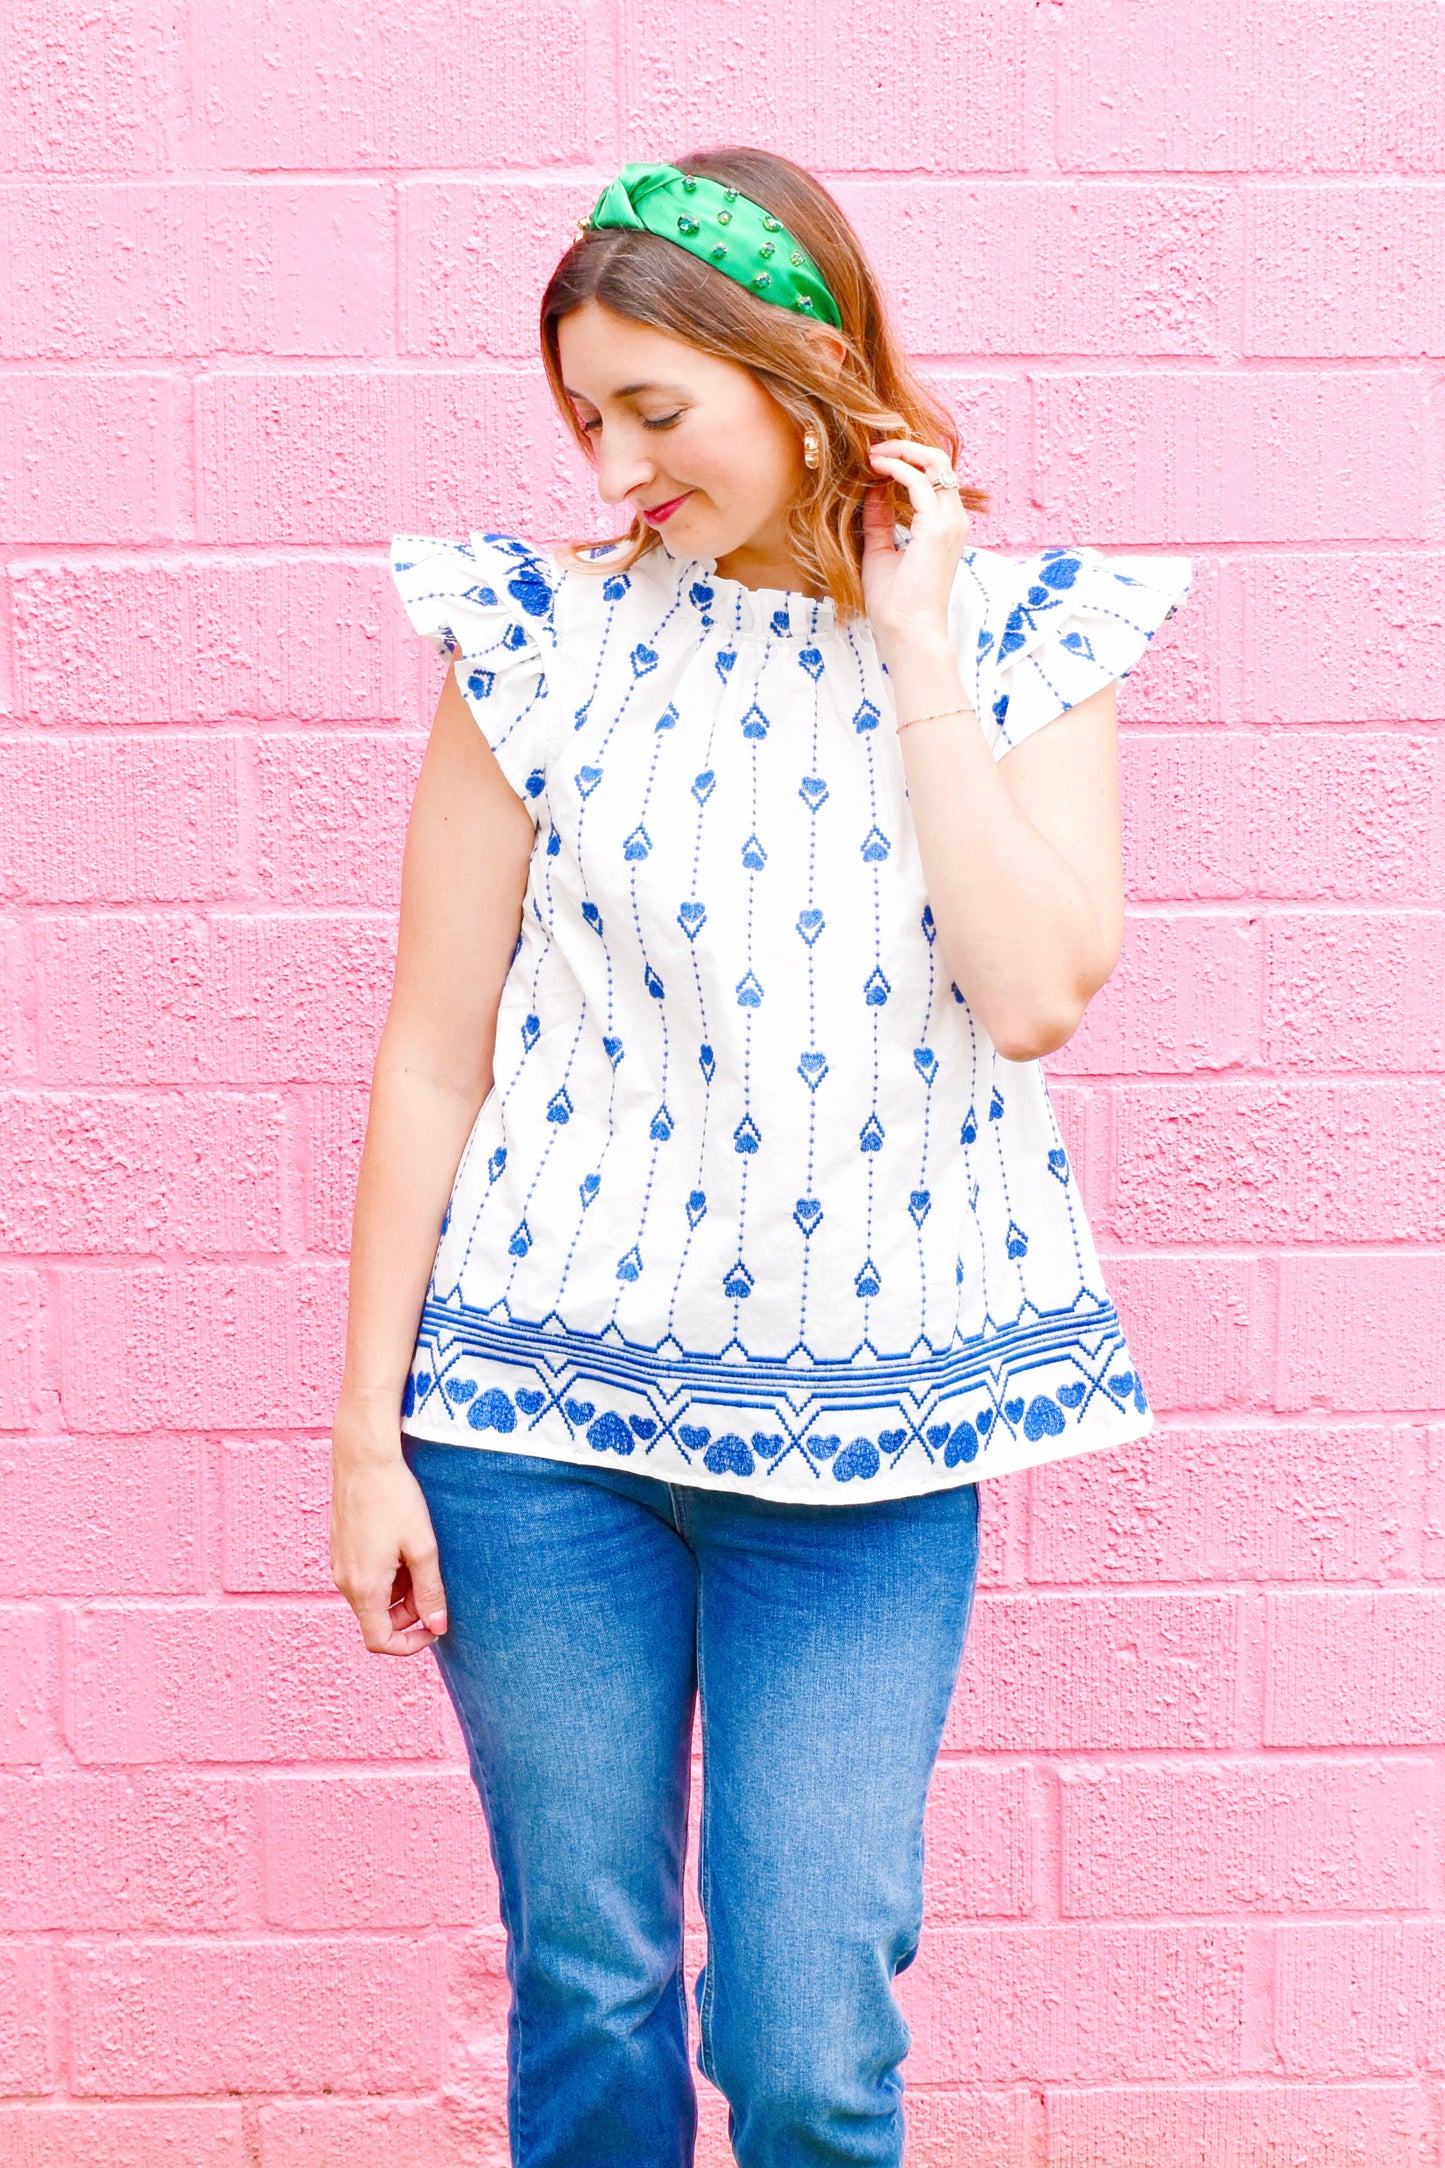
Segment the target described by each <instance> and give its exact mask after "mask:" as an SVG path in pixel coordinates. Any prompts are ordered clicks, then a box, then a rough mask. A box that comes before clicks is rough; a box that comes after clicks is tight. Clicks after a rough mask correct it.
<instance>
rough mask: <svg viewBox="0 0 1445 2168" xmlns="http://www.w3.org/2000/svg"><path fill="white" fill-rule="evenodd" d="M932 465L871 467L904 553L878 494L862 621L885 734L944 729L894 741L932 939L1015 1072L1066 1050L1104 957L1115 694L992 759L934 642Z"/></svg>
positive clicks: (1115, 921) (958, 542)
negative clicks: (885, 683) (872, 643)
mask: <svg viewBox="0 0 1445 2168" xmlns="http://www.w3.org/2000/svg"><path fill="white" fill-rule="evenodd" d="M905 453H906V454H907V456H906V457H905V456H903V455H904V454H905ZM939 456H940V455H939V454H937V453H935V452H930V451H928V450H927V449H926V448H924V447H921V446H917V445H912V444H910V445H906V446H904V445H899V446H897V447H894V446H893V445H889V446H887V447H884V446H879V447H878V449H877V452H876V453H875V460H876V463H877V464H878V466H879V467H880V469H881V470H882V471H884V472H887V473H892V474H893V475H894V476H895V478H896V479H898V480H899V481H901V482H903V484H904V486H905V487H907V488H908V489H909V492H910V495H911V496H912V497H913V500H914V505H915V518H914V524H913V529H912V533H911V536H910V540H909V545H908V548H907V549H906V550H904V551H898V550H896V549H895V548H894V546H893V532H892V515H891V511H890V510H889V508H888V507H887V505H886V503H885V502H884V501H883V498H884V493H883V492H882V491H880V492H879V493H878V496H877V498H876V499H875V500H874V501H872V502H870V504H869V506H868V511H867V535H868V542H867V550H866V553H865V558H864V579H865V587H866V588H867V589H868V591H869V619H870V622H871V623H872V624H873V629H874V634H875V637H876V639H877V641H878V645H879V648H880V651H881V653H882V655H883V659H884V661H885V662H886V663H887V665H888V674H889V679H890V682H891V684H892V688H893V696H894V703H895V706H896V708H897V711H898V717H899V720H900V722H904V721H907V719H908V718H909V717H913V716H941V717H942V718H943V719H941V720H938V721H931V722H924V723H920V724H919V725H918V726H917V727H915V728H913V729H906V730H904V731H903V732H902V735H901V741H900V742H901V745H902V751H903V763H904V770H905V773H906V775H907V778H908V797H909V805H910V808H911V810H912V814H913V823H914V828H915V831H916V833H917V836H918V847H919V852H920V855H921V857H922V860H923V870H924V879H925V883H926V886H927V889H928V900H929V904H930V907H931V908H932V911H933V917H934V922H935V924H936V926H937V928H938V940H939V942H940V944H941V946H942V949H943V953H944V955H945V957H946V959H947V961H948V967H949V970H950V972H951V974H952V976H953V979H954V981H955V983H956V984H957V986H958V988H959V991H960V992H961V993H962V994H963V995H964V996H965V998H966V999H967V1001H968V1004H969V1006H970V1008H971V1009H972V1010H973V1012H974V1014H975V1015H976V1016H977V1017H978V1019H979V1021H980V1023H981V1024H982V1025H983V1027H984V1029H985V1031H987V1033H988V1035H989V1037H990V1038H991V1039H992V1040H993V1042H994V1044H995V1046H996V1047H997V1048H998V1050H999V1052H1000V1053H1001V1054H1003V1055H1005V1056H1006V1057H1007V1058H1008V1059H1009V1060H1012V1061H1027V1060H1031V1059H1032V1058H1033V1057H1034V1056H1036V1055H1040V1054H1048V1053H1051V1052H1052V1051H1053V1050H1054V1048H1055V1047H1058V1046H1062V1045H1063V1043H1064V1041H1065V1040H1066V1039H1068V1038H1069V1037H1070V1036H1071V1035H1072V1033H1073V1032H1074V1031H1075V1029H1076V1028H1077V1026H1078V1023H1079V1019H1080V1017H1081V1016H1082V1015H1083V1013H1084V1010H1085V1008H1086V1006H1087V1005H1088V1002H1089V1001H1090V999H1091V998H1092V996H1093V995H1094V994H1096V993H1097V992H1098V990H1099V988H1100V987H1101V986H1102V985H1103V984H1104V982H1105V980H1106V979H1107V978H1108V977H1109V974H1110V972H1111V971H1112V970H1113V968H1114V966H1115V964H1116V963H1117V962H1118V958H1119V950H1120V946H1121V944H1122V941H1123V933H1124V880H1123V866H1122V853H1121V844H1120V835H1119V788H1118V752H1117V721H1118V717H1117V709H1116V704H1115V690H1114V685H1113V683H1112V682H1110V683H1109V684H1108V685H1105V686H1103V687H1101V689H1100V690H1099V691H1098V692H1096V693H1094V694H1091V695H1090V697H1089V698H1088V699H1086V700H1081V701H1078V702H1077V703H1076V704H1075V705H1074V707H1072V708H1071V709H1070V710H1069V711H1068V712H1067V714H1064V715H1060V716H1058V717H1057V718H1056V719H1055V720H1054V721H1053V722H1052V723H1050V724H1048V725H1047V726H1046V727H1045V728H1044V729H1043V730H1040V731H1037V732H1035V733H1034V735H1033V736H1032V737H1030V738H1028V739H1026V740H1025V741H1024V743H1023V744H1022V745H1020V746H1018V747H1016V748H1015V749H1014V750H1013V751H1012V752H1010V753H1008V754H1006V755H1005V756H1004V758H1003V759H1002V760H1001V761H996V760H995V759H994V757H993V754H992V752H991V751H990V749H989V746H988V744H987V742H986V740H985V738H984V735H983V732H982V731H981V730H980V728H979V725H978V722H977V720H976V719H975V717H974V714H973V712H972V707H971V703H970V697H969V695H968V693H967V692H966V691H965V689H964V685H963V680H962V678H961V677H960V675H959V670H958V664H957V660H956V657H955V655H954V652H953V648H952V644H951V642H950V640H949V636H948V620H947V609H948V595H949V592H950V590H951V587H952V582H953V575H954V572H955V570H956V568H957V564H958V560H959V557H960V556H961V554H962V551H963V546H964V542H965V541H966V539H967V534H968V513H967V512H966V511H965V510H964V508H963V507H962V505H961V504H960V503H959V500H958V498H957V497H956V496H955V495H953V494H952V493H951V492H940V493H938V494H935V492H934V491H933V489H932V487H931V485H930V484H929V483H927V482H926V481H925V480H924V479H923V473H924V467H923V462H924V461H930V462H933V463H936V462H937V461H938V459H939ZM910 560H912V562H911V563H910ZM953 710H964V711H966V712H963V713H957V714H956V713H953V712H951V711H953Z"/></svg>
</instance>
